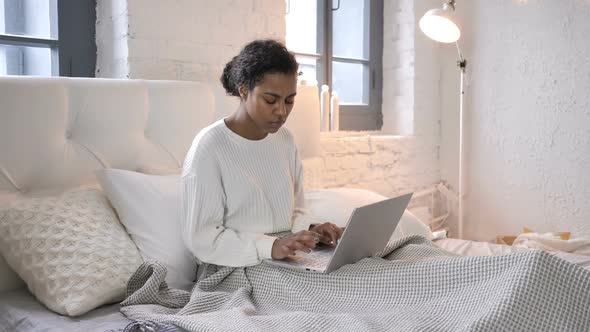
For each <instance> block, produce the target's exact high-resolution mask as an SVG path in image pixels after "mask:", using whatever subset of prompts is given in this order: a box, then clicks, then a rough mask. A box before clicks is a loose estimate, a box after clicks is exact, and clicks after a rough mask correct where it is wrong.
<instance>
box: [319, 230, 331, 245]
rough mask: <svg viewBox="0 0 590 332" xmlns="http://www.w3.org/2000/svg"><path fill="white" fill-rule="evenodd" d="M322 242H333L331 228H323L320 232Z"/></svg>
mask: <svg viewBox="0 0 590 332" xmlns="http://www.w3.org/2000/svg"><path fill="white" fill-rule="evenodd" d="M320 242H321V243H324V244H332V243H334V242H333V241H332V235H331V232H330V229H328V228H324V229H322V234H320Z"/></svg>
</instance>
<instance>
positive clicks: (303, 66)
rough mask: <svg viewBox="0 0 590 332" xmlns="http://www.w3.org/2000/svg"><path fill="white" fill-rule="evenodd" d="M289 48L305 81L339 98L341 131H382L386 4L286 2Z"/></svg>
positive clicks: (315, 0) (367, 1)
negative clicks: (328, 90) (335, 93)
mask: <svg viewBox="0 0 590 332" xmlns="http://www.w3.org/2000/svg"><path fill="white" fill-rule="evenodd" d="M286 8H287V14H286V22H287V38H286V39H287V40H286V41H287V47H288V48H289V49H290V50H292V51H293V52H295V54H296V56H297V61H298V62H299V67H300V71H301V72H302V76H303V78H304V79H308V80H309V79H311V80H317V81H318V84H320V85H322V84H326V85H328V86H329V87H330V88H331V89H332V91H336V92H337V93H338V96H339V99H340V129H341V130H377V129H380V128H381V125H382V116H381V91H382V72H383V71H382V53H383V1H382V0H286Z"/></svg>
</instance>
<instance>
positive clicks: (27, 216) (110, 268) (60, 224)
mask: <svg viewBox="0 0 590 332" xmlns="http://www.w3.org/2000/svg"><path fill="white" fill-rule="evenodd" d="M0 252H1V253H2V254H3V255H4V258H5V259H6V261H7V262H8V264H9V265H10V266H11V267H12V269H14V270H15V271H16V273H18V275H19V276H20V277H21V278H22V279H23V280H24V281H25V283H26V284H27V286H28V288H29V290H30V291H31V293H33V294H34V295H35V296H36V297H37V299H38V300H39V301H41V302H42V303H43V304H45V305H46V306H47V307H48V308H49V309H51V310H53V311H55V312H57V313H60V314H62V315H68V316H77V315H81V314H84V313H86V312H88V311H90V310H92V309H94V308H96V307H98V306H100V305H103V304H106V303H112V302H116V301H120V300H122V298H123V296H124V291H125V287H126V284H127V280H128V279H129V277H130V276H131V275H132V274H133V272H135V270H136V268H137V267H138V266H139V265H140V264H141V262H142V259H141V256H140V255H139V252H138V250H137V248H136V247H135V244H134V243H133V242H132V241H131V239H130V238H129V236H128V235H127V233H126V232H125V229H124V228H123V226H121V224H120V223H119V220H118V219H117V217H116V215H115V213H114V211H113V210H112V208H111V207H110V205H109V203H108V201H107V199H106V197H105V196H104V195H103V194H102V193H101V192H100V191H98V190H94V189H92V190H88V189H86V190H73V191H70V192H67V193H65V194H63V195H61V196H58V197H44V198H28V199H19V200H16V201H12V202H10V203H9V204H8V205H4V206H2V207H0Z"/></svg>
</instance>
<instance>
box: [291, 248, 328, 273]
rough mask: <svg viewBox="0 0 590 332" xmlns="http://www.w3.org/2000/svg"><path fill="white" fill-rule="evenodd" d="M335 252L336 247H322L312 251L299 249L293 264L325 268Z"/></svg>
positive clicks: (292, 261)
mask: <svg viewBox="0 0 590 332" xmlns="http://www.w3.org/2000/svg"><path fill="white" fill-rule="evenodd" d="M333 254H334V248H330V247H328V248H325V249H324V248H322V249H318V250H312V251H311V252H309V253H308V252H303V251H297V252H296V257H297V258H295V259H292V260H291V263H292V264H293V265H297V266H303V265H305V266H309V267H313V268H318V269H321V268H325V267H326V265H327V264H328V262H329V261H330V258H331V257H332V255H333Z"/></svg>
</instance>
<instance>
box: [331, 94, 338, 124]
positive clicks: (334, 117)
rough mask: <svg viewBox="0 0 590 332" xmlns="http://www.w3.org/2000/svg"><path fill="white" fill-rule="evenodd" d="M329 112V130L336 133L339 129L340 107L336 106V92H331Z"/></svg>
mask: <svg viewBox="0 0 590 332" xmlns="http://www.w3.org/2000/svg"><path fill="white" fill-rule="evenodd" d="M330 112H331V113H330V130H331V131H338V130H339V128H340V105H339V104H338V94H337V93H336V91H332V98H331V99H330Z"/></svg>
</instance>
